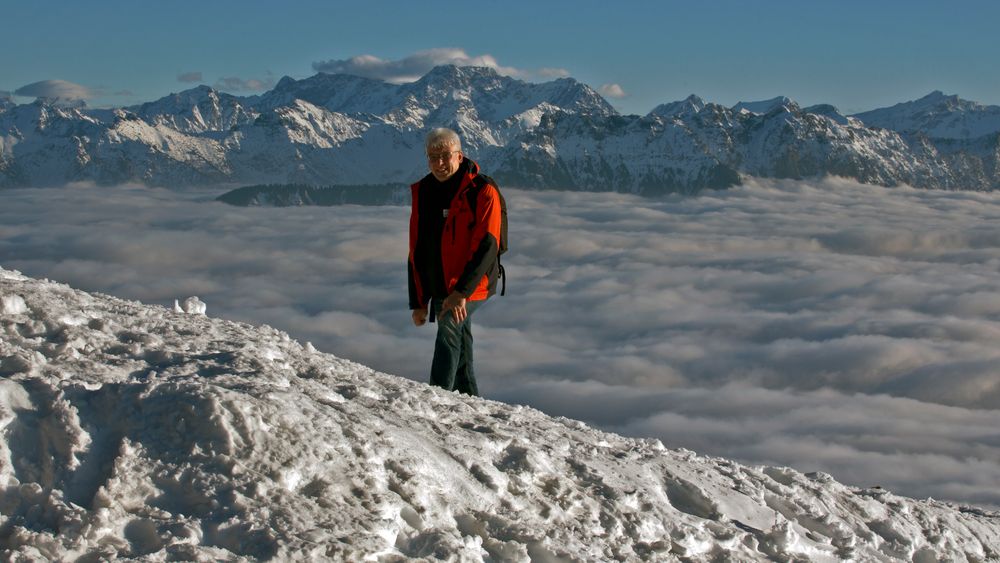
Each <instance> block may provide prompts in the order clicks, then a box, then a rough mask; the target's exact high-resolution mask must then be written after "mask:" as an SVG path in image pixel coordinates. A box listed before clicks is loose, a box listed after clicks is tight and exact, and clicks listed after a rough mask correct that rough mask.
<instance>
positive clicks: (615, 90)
mask: <svg viewBox="0 0 1000 563" xmlns="http://www.w3.org/2000/svg"><path fill="white" fill-rule="evenodd" d="M598 91H599V92H600V93H601V94H602V95H604V96H605V97H608V98H624V97H625V96H627V95H628V94H626V93H625V90H624V89H623V88H622V87H621V86H619V85H618V84H602V85H601V87H600V88H599V89H598Z"/></svg>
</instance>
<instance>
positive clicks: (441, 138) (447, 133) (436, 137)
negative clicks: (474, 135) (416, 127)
mask: <svg viewBox="0 0 1000 563" xmlns="http://www.w3.org/2000/svg"><path fill="white" fill-rule="evenodd" d="M451 146H454V147H455V149H454V150H457V151H460V150H462V141H461V140H459V138H458V133H456V132H454V131H452V130H451V129H448V128H447V127H438V128H437V129H431V132H430V133H428V134H427V140H425V141H424V148H426V149H428V150H430V149H432V148H436V147H451Z"/></svg>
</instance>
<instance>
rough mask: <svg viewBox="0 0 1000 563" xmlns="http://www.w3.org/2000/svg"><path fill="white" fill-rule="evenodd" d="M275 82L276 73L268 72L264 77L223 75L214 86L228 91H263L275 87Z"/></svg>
mask: <svg viewBox="0 0 1000 563" xmlns="http://www.w3.org/2000/svg"><path fill="white" fill-rule="evenodd" d="M274 84H275V80H274V75H273V74H271V73H268V74H267V76H265V77H264V78H263V79H259V78H249V79H243V78H239V77H236V76H227V77H223V78H220V79H219V80H217V81H216V82H215V84H214V85H213V88H215V89H216V90H223V91H226V92H263V91H264V90H268V89H270V88H273V87H274Z"/></svg>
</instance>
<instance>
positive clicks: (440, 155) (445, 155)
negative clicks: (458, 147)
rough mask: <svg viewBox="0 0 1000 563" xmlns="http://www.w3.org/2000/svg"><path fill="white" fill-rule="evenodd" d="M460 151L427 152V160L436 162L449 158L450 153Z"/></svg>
mask: <svg viewBox="0 0 1000 563" xmlns="http://www.w3.org/2000/svg"><path fill="white" fill-rule="evenodd" d="M460 152H462V151H445V152H436V153H434V154H428V155H427V160H428V161H430V162H437V161H439V160H448V159H449V158H451V155H453V154H457V153H460Z"/></svg>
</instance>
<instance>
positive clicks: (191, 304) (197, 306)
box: [174, 296, 208, 315]
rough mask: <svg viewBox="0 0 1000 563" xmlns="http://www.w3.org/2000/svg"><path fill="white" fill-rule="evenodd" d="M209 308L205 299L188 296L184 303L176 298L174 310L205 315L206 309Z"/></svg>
mask: <svg viewBox="0 0 1000 563" xmlns="http://www.w3.org/2000/svg"><path fill="white" fill-rule="evenodd" d="M207 310H208V305H206V304H205V302H204V301H202V300H201V299H198V297H197V296H192V297H188V298H187V299H185V300H184V304H183V305H182V304H180V303H179V302H178V301H177V300H176V299H174V312H175V313H187V314H189V315H204V314H205V311H207Z"/></svg>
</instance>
